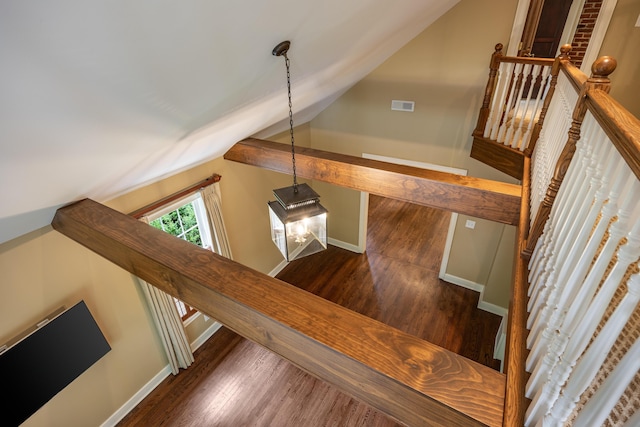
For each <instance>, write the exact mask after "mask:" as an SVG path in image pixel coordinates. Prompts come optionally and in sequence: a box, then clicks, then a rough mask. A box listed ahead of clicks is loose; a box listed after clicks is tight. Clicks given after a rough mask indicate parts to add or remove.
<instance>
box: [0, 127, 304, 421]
mask: <svg viewBox="0 0 640 427" xmlns="http://www.w3.org/2000/svg"><path fill="white" fill-rule="evenodd" d="M279 138H280V139H284V141H286V138H288V135H285V136H284V137H279ZM298 139H299V140H300V141H299V143H300V144H302V145H308V144H309V130H308V126H302V127H301V128H300V129H299V130H298V131H297V134H296V144H298ZM213 173H219V174H220V175H222V180H221V181H220V186H221V191H222V200H223V215H224V219H225V222H226V227H227V230H228V232H229V235H230V240H231V248H232V251H233V255H234V259H235V260H237V261H239V262H241V263H243V264H245V265H248V266H250V267H252V268H254V269H256V270H258V271H261V272H264V273H269V272H270V271H271V270H272V269H273V268H275V267H276V266H277V265H278V264H279V263H280V262H281V261H282V257H281V256H280V253H279V252H278V250H277V249H276V247H275V245H273V243H271V240H270V234H269V227H268V224H269V218H268V215H267V201H268V200H270V199H273V195H272V190H273V189H274V188H279V187H284V186H288V185H291V177H290V176H289V175H285V174H279V173H275V172H269V171H265V170H262V169H259V168H255V167H250V166H246V165H241V164H237V163H233V162H228V161H225V160H223V159H222V158H220V159H216V160H214V161H211V162H208V163H206V164H204V165H201V166H198V167H195V168H193V169H190V170H188V171H186V172H183V173H180V174H178V175H175V176H173V177H170V178H168V179H165V180H162V181H159V182H157V183H155V184H152V185H149V186H147V187H144V188H141V189H138V190H135V191H132V192H130V193H127V194H125V195H123V196H121V197H119V198H117V199H114V200H111V201H108V202H105V204H106V205H107V206H110V207H112V208H114V209H116V210H119V211H120V212H123V213H128V212H132V211H133V210H135V209H137V208H140V207H142V206H144V205H146V204H148V203H151V202H153V201H155V200H158V199H160V198H162V197H165V196H167V195H169V194H171V193H173V192H176V191H178V190H180V189H182V188H185V187H187V186H189V185H191V184H193V183H194V182H197V181H199V180H201V179H204V178H206V177H208V176H211V175H212V174H213ZM0 295H1V297H0V343H2V342H5V341H7V340H9V339H10V338H12V337H13V336H15V335H17V334H19V333H20V332H21V331H22V330H24V329H26V328H28V327H29V326H31V325H32V324H34V323H36V322H38V321H40V320H41V319H42V318H43V317H44V316H45V315H47V314H48V313H50V312H52V311H54V310H55V309H56V308H58V307H60V306H62V305H66V306H71V305H73V304H74V303H75V302H77V301H79V300H81V299H84V300H85V301H86V303H87V306H88V307H89V309H90V310H91V312H92V313H93V315H94V317H95V318H96V321H97V323H98V325H99V326H100V328H101V329H102V331H103V333H104V334H105V336H106V338H107V341H108V342H109V344H110V345H111V347H112V350H111V351H110V352H109V353H108V354H107V355H106V356H104V357H103V358H102V359H101V360H100V361H98V362H97V363H96V364H95V365H94V366H92V367H91V368H90V369H89V370H87V371H86V372H85V373H84V374H83V375H81V376H80V377H79V378H77V379H76V380H75V381H74V382H73V383H71V384H70V385H69V386H68V387H67V388H65V389H64V390H63V391H62V392H60V393H59V394H58V395H57V396H55V397H54V398H53V399H52V400H51V401H50V402H49V403H48V404H47V405H45V406H44V407H43V408H41V409H40V410H39V411H38V412H37V413H36V414H34V415H33V416H32V417H31V418H30V419H29V420H28V421H27V422H26V423H25V426H51V427H54V426H55V427H57V426H62V425H64V426H94V425H100V424H101V423H102V422H104V421H105V420H106V419H107V418H108V417H110V416H111V415H112V414H113V413H114V412H116V411H117V410H118V409H119V408H120V407H121V406H122V405H123V404H125V403H126V402H127V400H129V399H130V398H131V397H132V396H133V395H134V394H135V393H136V392H138V391H139V390H140V389H141V388H142V387H143V386H144V385H145V384H146V383H147V382H149V381H150V380H151V379H152V378H153V377H154V376H155V375H156V374H158V373H159V372H160V371H161V370H162V369H163V368H164V367H165V366H166V365H167V361H166V358H165V356H164V354H163V351H162V349H161V345H160V342H159V339H158V337H157V334H156V332H155V329H154V327H153V324H152V321H151V318H150V317H149V315H148V312H147V309H146V305H145V303H144V301H143V299H142V296H141V293H140V291H139V288H138V286H137V284H136V282H135V280H134V278H133V277H132V276H131V275H130V274H129V273H127V272H126V271H124V270H122V269H120V268H119V267H117V266H115V265H114V264H111V263H110V262H109V261H106V260H105V259H103V258H101V257H100V256H98V255H95V254H93V253H92V252H90V251H88V250H86V249H84V248H83V247H82V246H80V245H79V244H77V243H75V242H73V241H72V240H70V239H68V238H67V237H65V236H63V235H62V234H60V233H58V232H56V231H54V230H53V229H52V228H51V227H45V228H43V229H41V230H38V231H36V232H33V233H30V234H28V235H25V236H22V237H20V238H18V239H14V240H12V241H10V242H7V243H4V244H2V245H0ZM212 323H213V320H209V321H205V320H204V318H200V319H198V320H197V321H196V322H194V323H192V324H191V325H189V327H188V330H187V332H188V335H189V338H190V340H191V341H193V340H195V339H196V338H197V337H198V336H199V335H200V333H202V332H203V330H204V329H206V328H208V327H209V326H211V324H212Z"/></svg>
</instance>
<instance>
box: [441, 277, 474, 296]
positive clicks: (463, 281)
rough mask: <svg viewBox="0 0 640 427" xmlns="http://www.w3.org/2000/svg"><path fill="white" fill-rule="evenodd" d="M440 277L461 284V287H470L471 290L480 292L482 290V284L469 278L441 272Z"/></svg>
mask: <svg viewBox="0 0 640 427" xmlns="http://www.w3.org/2000/svg"><path fill="white" fill-rule="evenodd" d="M440 278H441V279H442V280H444V281H445V282H449V283H453V284H454V285H458V286H462V287H463V288H467V289H471V290H472V291H476V292H482V291H484V285H481V284H480V283H476V282H472V281H471V280H467V279H463V278H462V277H458V276H453V275H451V274H447V273H445V274H441V275H440Z"/></svg>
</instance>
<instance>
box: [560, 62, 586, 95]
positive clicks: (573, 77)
mask: <svg viewBox="0 0 640 427" xmlns="http://www.w3.org/2000/svg"><path fill="white" fill-rule="evenodd" d="M562 71H563V72H564V74H565V76H566V77H567V79H569V82H571V85H573V88H574V89H575V91H576V92H578V93H580V92H581V91H582V88H583V87H584V85H585V83H587V80H588V79H589V76H587V75H586V74H585V73H583V72H582V71H580V69H579V68H578V67H576V66H575V65H573V64H572V63H571V62H569V61H564V62H563V63H562Z"/></svg>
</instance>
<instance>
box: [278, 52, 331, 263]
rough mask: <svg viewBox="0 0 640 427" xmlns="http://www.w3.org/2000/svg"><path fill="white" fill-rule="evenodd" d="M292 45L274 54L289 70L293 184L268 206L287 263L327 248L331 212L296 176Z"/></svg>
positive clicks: (280, 191)
mask: <svg viewBox="0 0 640 427" xmlns="http://www.w3.org/2000/svg"><path fill="white" fill-rule="evenodd" d="M290 46H291V43H290V42H289V41H283V42H281V43H279V44H278V45H277V46H276V47H274V48H273V51H272V52H271V53H272V54H273V55H274V56H283V57H284V59H285V65H286V67H287V94H288V96H289V130H290V133H291V164H292V169H293V185H292V186H291V187H285V188H279V189H277V190H273V194H274V195H275V197H276V200H275V201H273V202H269V203H268V205H269V220H270V223H271V239H272V240H273V243H275V245H276V246H277V247H278V249H279V250H280V252H282V255H283V256H284V257H285V259H286V260H287V261H293V260H295V259H298V258H302V257H304V256H307V255H311V254H314V253H316V252H320V251H322V250H324V249H327V210H326V209H325V208H324V207H323V206H322V205H321V204H320V196H319V195H318V193H316V192H315V191H313V189H312V188H311V187H309V186H308V185H307V184H298V181H297V177H296V153H295V144H294V138H293V111H292V104H291V73H290V70H289V58H288V57H287V52H288V51H289V47H290Z"/></svg>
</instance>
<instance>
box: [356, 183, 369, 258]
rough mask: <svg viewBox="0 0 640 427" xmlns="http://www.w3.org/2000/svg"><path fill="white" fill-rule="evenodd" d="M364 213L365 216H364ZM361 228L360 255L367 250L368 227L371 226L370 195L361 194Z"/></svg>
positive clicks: (359, 230)
mask: <svg viewBox="0 0 640 427" xmlns="http://www.w3.org/2000/svg"><path fill="white" fill-rule="evenodd" d="M363 212H364V215H363ZM358 222H359V223H360V226H359V227H358V251H357V252H358V253H361V254H363V253H364V252H365V251H366V250H367V227H368V226H369V193H367V192H364V191H361V192H360V221H358Z"/></svg>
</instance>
